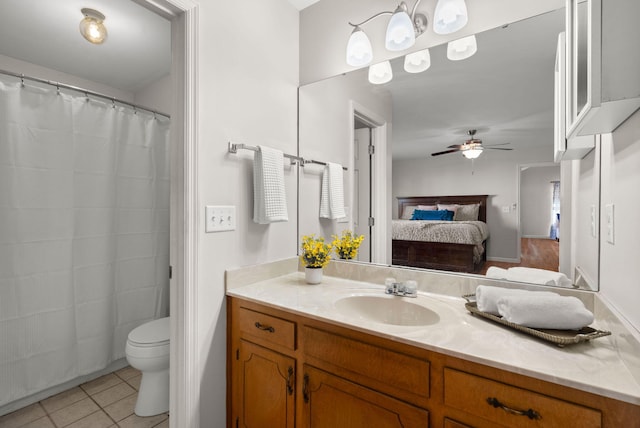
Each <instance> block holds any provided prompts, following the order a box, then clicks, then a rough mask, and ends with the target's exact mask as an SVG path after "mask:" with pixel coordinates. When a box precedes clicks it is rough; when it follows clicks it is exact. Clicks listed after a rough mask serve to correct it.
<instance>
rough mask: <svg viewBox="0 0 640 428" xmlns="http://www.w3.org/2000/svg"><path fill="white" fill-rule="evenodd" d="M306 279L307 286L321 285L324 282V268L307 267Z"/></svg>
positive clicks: (305, 271) (305, 270)
mask: <svg viewBox="0 0 640 428" xmlns="http://www.w3.org/2000/svg"><path fill="white" fill-rule="evenodd" d="M304 279H305V281H306V282H307V284H320V283H321V282H322V268H321V267H305V268H304Z"/></svg>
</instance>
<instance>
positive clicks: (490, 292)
mask: <svg viewBox="0 0 640 428" xmlns="http://www.w3.org/2000/svg"><path fill="white" fill-rule="evenodd" d="M540 295H542V296H545V295H547V296H558V295H559V294H558V293H554V292H551V291H529V290H520V289H517V288H503V287H492V286H490V285H478V287H476V304H477V307H478V310H480V311H482V312H487V313H490V314H493V315H498V314H499V312H498V300H499V299H500V298H502V297H506V296H524V297H532V298H533V297H536V296H540Z"/></svg>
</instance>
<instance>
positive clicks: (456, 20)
mask: <svg viewBox="0 0 640 428" xmlns="http://www.w3.org/2000/svg"><path fill="white" fill-rule="evenodd" d="M468 19H469V18H468V16H467V4H466V3H465V2H464V0H438V4H436V10H435V12H434V13H433V31H434V33H436V34H451V33H455V32H456V31H458V30H460V29H461V28H462V27H464V26H465V25H467V21H468Z"/></svg>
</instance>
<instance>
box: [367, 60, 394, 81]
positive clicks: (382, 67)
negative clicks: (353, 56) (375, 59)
mask: <svg viewBox="0 0 640 428" xmlns="http://www.w3.org/2000/svg"><path fill="white" fill-rule="evenodd" d="M392 78H393V72H392V71H391V63H390V62H389V61H383V62H380V63H378V64H374V65H372V66H371V67H369V82H371V83H373V84H374V85H382V84H383V83H387V82H390V81H391V79H392Z"/></svg>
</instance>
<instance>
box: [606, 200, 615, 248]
mask: <svg viewBox="0 0 640 428" xmlns="http://www.w3.org/2000/svg"><path fill="white" fill-rule="evenodd" d="M604 208H605V213H606V214H605V215H606V219H607V242H608V243H610V244H614V243H615V239H614V238H615V234H614V220H615V215H614V207H613V204H607V205H605V207H604Z"/></svg>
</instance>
